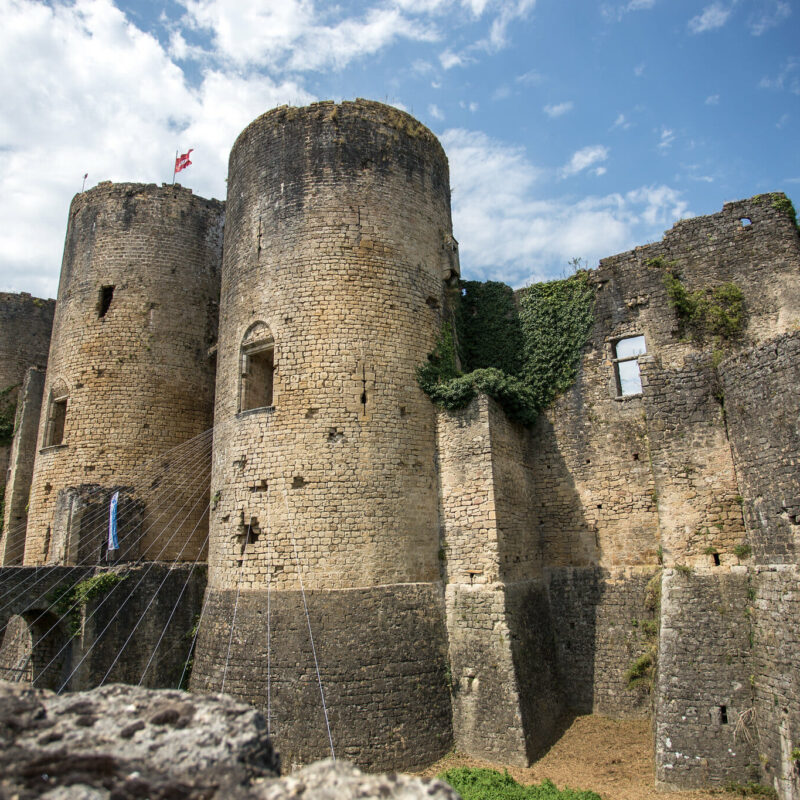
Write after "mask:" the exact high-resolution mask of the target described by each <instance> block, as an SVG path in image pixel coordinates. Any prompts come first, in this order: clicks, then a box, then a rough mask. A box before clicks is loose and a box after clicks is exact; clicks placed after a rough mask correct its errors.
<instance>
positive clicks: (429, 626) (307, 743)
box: [191, 584, 453, 770]
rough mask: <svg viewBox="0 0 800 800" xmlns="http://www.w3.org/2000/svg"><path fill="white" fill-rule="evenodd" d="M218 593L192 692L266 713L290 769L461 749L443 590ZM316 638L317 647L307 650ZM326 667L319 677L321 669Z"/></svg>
mask: <svg viewBox="0 0 800 800" xmlns="http://www.w3.org/2000/svg"><path fill="white" fill-rule="evenodd" d="M305 601H306V603H307V608H308V619H307V618H306V614H305V609H304V601H303V597H302V595H301V593H300V591H297V590H296V591H286V590H281V591H275V592H270V593H268V592H267V591H266V590H262V591H257V592H253V591H242V592H241V593H239V592H237V591H236V590H230V591H224V592H217V591H213V592H211V593H210V594H209V596H208V599H207V601H206V602H207V607H206V609H205V611H204V614H203V618H202V623H201V626H200V634H199V638H198V642H197V650H196V655H195V662H194V669H193V672H192V683H191V686H192V691H195V692H218V691H222V690H223V687H224V691H225V692H226V693H228V694H231V695H233V696H234V697H238V698H240V699H242V700H246V701H248V702H251V703H254V704H255V705H256V706H257V707H258V708H259V709H260V710H261V711H263V712H264V714H265V716H267V715H268V716H269V730H270V733H271V736H272V738H273V741H274V742H275V745H276V747H277V749H278V750H279V752H280V753H281V757H282V759H283V763H284V764H285V766H286V767H287V769H288V768H291V767H292V766H293V765H297V764H306V763H308V762H309V761H312V760H317V759H320V758H326V757H328V756H329V755H330V743H329V740H328V733H327V728H326V723H325V713H324V711H323V705H322V700H321V696H320V681H321V685H322V690H323V691H324V696H325V703H326V707H327V714H328V719H329V722H330V731H331V737H332V740H333V747H334V751H335V754H336V757H337V758H343V759H346V760H348V761H354V762H355V763H357V764H359V765H360V766H362V767H368V768H370V769H373V770H381V769H390V768H391V769H411V768H414V767H419V766H422V765H426V764H430V763H432V762H433V761H436V760H437V759H438V758H441V757H442V756H443V755H444V754H445V753H447V752H448V751H449V750H450V749H451V748H452V745H453V739H452V732H451V724H450V695H449V687H448V674H447V644H446V636H445V630H444V625H443V609H442V607H441V606H442V598H441V587H440V586H439V585H437V584H398V585H395V586H382V587H372V588H363V589H346V590H338V591H320V590H311V591H308V592H306V598H305ZM309 626H310V628H311V635H313V642H314V650H312V647H311V638H310V635H309ZM315 658H316V660H317V661H318V663H319V678H318V676H317V672H316V669H315V663H314V662H315Z"/></svg>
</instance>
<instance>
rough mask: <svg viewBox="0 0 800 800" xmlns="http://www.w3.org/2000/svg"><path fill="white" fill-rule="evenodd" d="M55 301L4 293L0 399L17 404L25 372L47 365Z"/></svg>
mask: <svg viewBox="0 0 800 800" xmlns="http://www.w3.org/2000/svg"><path fill="white" fill-rule="evenodd" d="M54 309H55V300H42V299H40V298H38V297H31V295H29V294H27V293H26V292H22V294H11V293H9V292H0V393H1V394H0V400H10V401H12V402H13V401H15V399H16V397H17V393H18V392H19V389H20V388H21V386H22V382H23V380H24V378H25V372H26V371H27V370H28V369H29V368H30V367H41V368H42V369H43V368H44V367H46V366H47V353H48V350H49V349H50V331H51V330H52V327H53V313H54ZM9 453H10V443H8V442H3V441H0V482H2V483H5V482H6V470H7V468H8V458H9Z"/></svg>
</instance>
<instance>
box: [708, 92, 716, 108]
mask: <svg viewBox="0 0 800 800" xmlns="http://www.w3.org/2000/svg"><path fill="white" fill-rule="evenodd" d="M706 105H707V106H718V105H719V95H718V94H710V95H709V96H708V97H706Z"/></svg>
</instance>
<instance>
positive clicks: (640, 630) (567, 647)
mask: <svg viewBox="0 0 800 800" xmlns="http://www.w3.org/2000/svg"><path fill="white" fill-rule="evenodd" d="M660 575H661V574H660V570H659V569H657V568H654V567H626V568H622V569H616V570H604V569H601V568H599V567H562V568H558V569H553V570H551V571H549V574H548V576H547V586H548V594H549V599H550V609H551V614H552V619H553V623H552V624H553V627H554V631H555V648H556V658H557V662H558V670H559V678H560V685H561V689H562V691H563V693H564V696H565V697H566V698H567V705H568V707H569V708H570V709H571V710H572V711H575V712H578V713H582V714H590V713H597V714H606V715H608V716H612V717H631V716H636V717H646V716H648V715H649V714H650V713H651V707H652V698H651V693H650V686H649V684H648V682H647V680H645V681H642V682H639V683H638V684H637V685H631V683H630V681H629V677H628V671H629V670H630V669H631V667H632V666H633V664H634V663H635V662H636V661H637V659H639V658H640V657H642V656H644V655H645V654H647V653H649V652H650V650H651V647H652V645H653V643H654V641H655V638H656V633H657V622H658V611H659V609H658V594H659V592H660V580H661V576H660Z"/></svg>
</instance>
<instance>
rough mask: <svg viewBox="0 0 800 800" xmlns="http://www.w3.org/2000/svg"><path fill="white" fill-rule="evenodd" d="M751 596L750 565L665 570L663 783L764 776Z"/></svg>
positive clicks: (692, 784)
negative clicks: (756, 735) (755, 718)
mask: <svg viewBox="0 0 800 800" xmlns="http://www.w3.org/2000/svg"><path fill="white" fill-rule="evenodd" d="M750 596H751V593H750V578H749V575H748V571H747V568H746V567H721V568H717V569H716V570H711V569H710V568H704V569H703V570H699V569H698V570H697V571H687V568H685V567H684V568H683V569H682V570H678V569H667V570H665V571H664V576H663V581H662V595H661V608H662V619H661V630H660V636H659V648H658V650H659V652H658V679H657V685H656V690H657V691H656V714H655V738H656V783H657V785H659V786H661V787H662V788H674V789H675V788H680V789H689V788H699V787H705V786H709V785H712V786H719V785H721V784H725V783H729V782H738V783H748V782H750V781H753V780H754V779H756V780H757V779H758V776H759V762H758V752H757V749H756V747H755V745H754V743H753V741H751V737H752V733H753V732H752V717H751V716H750V715H751V714H752V704H753V691H754V689H753V686H752V684H751V681H752V679H751V676H752V675H753V669H754V661H753V649H752V647H753V639H752V619H751V613H750V612H749V610H748V603H749V599H750ZM745 727H746V728H748V730H746V731H745V730H744V728H745Z"/></svg>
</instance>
